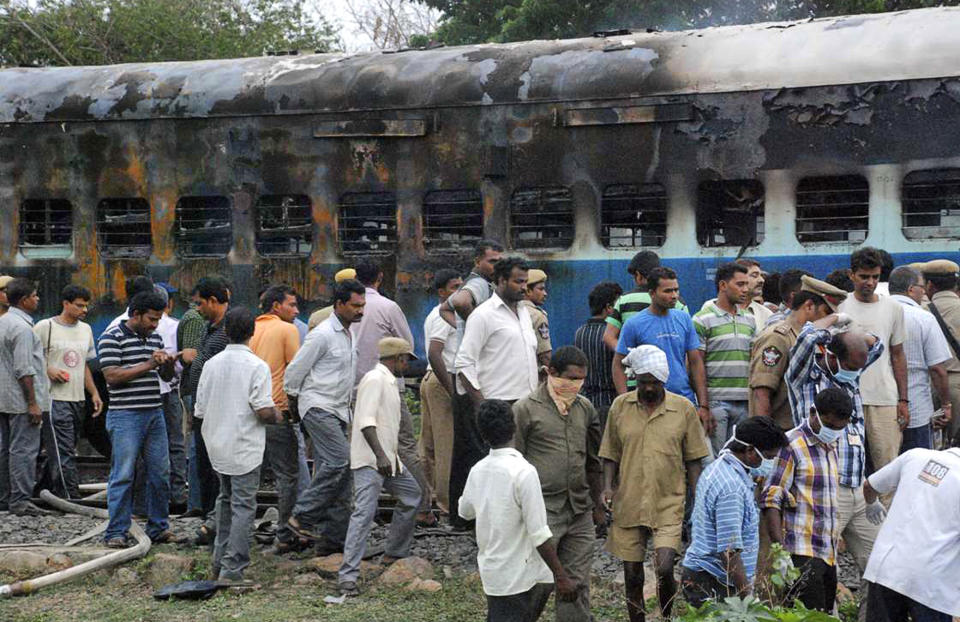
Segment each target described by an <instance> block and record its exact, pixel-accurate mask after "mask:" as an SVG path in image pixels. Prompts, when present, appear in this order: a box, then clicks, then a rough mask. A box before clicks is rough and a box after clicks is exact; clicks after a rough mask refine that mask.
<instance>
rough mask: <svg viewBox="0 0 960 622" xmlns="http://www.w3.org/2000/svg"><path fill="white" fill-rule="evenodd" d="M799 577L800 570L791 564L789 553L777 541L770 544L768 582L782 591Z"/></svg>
mask: <svg viewBox="0 0 960 622" xmlns="http://www.w3.org/2000/svg"><path fill="white" fill-rule="evenodd" d="M799 578H800V571H799V570H797V569H796V568H795V567H794V565H793V560H791V559H790V554H789V553H787V552H786V551H785V550H783V547H782V546H780V544H778V543H776V542H775V543H773V545H771V546H770V583H771V584H773V586H774V587H775V588H776V589H777V591H778V592H780V593H783V592H784V591H785V590H786V589H787V588H788V587H790V586H791V585H793V584H794V582H796V580H797V579H799Z"/></svg>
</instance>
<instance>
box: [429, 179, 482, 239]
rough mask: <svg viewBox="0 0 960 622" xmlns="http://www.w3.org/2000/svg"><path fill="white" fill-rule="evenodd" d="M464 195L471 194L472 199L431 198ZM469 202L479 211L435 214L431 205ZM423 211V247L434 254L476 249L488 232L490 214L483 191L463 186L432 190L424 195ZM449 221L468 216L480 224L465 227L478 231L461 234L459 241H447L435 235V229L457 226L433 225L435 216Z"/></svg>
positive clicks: (442, 229) (470, 205) (466, 203)
mask: <svg viewBox="0 0 960 622" xmlns="http://www.w3.org/2000/svg"><path fill="white" fill-rule="evenodd" d="M456 194H464V195H467V194H469V195H471V196H470V197H469V199H465V200H458V199H456V198H455V197H451V198H449V199H447V200H437V201H431V200H430V199H431V197H433V196H435V195H456ZM456 204H461V205H468V206H469V207H470V208H471V209H474V208H475V209H476V213H467V214H459V213H458V214H431V213H430V207H431V206H440V205H456ZM421 214H422V216H423V221H422V224H421V231H422V233H423V247H424V248H425V249H427V250H429V251H430V252H433V253H458V252H462V251H465V250H469V249H472V248H473V247H474V246H475V244H476V242H478V241H479V240H481V239H483V235H484V225H485V223H486V214H485V213H484V209H483V193H482V192H481V191H480V190H476V189H473V188H459V189H446V188H439V189H436V190H431V191H429V192H427V193H426V194H425V195H423V203H422V207H421ZM434 218H436V219H439V220H447V219H457V218H468V219H471V220H476V219H479V224H477V223H471V224H469V225H467V227H464V228H470V229H471V230H474V233H470V234H466V235H460V236H458V238H457V239H456V240H443V239H438V238H435V237H431V235H430V233H431V231H440V232H443V231H447V230H449V229H453V228H454V227H451V226H443V225H439V224H437V225H433V224H431V223H430V221H431V220H432V219H434Z"/></svg>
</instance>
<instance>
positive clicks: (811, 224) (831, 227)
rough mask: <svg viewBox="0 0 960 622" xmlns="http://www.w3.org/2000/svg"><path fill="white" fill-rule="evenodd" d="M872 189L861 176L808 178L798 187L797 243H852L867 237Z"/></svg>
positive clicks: (801, 181)
mask: <svg viewBox="0 0 960 622" xmlns="http://www.w3.org/2000/svg"><path fill="white" fill-rule="evenodd" d="M869 203H870V185H869V184H868V183H867V180H866V179H865V178H864V177H862V176H860V175H839V176H836V177H807V178H805V179H801V180H800V183H799V184H797V239H798V240H799V241H800V243H801V244H807V243H811V242H852V243H855V244H859V243H860V242H863V241H864V240H865V239H866V237H867V225H868V220H869V218H868V215H869Z"/></svg>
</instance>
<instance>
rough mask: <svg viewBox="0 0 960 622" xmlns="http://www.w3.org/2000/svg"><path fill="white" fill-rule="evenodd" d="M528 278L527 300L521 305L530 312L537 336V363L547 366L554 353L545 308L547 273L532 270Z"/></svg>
mask: <svg viewBox="0 0 960 622" xmlns="http://www.w3.org/2000/svg"><path fill="white" fill-rule="evenodd" d="M527 278H528V280H527V299H526V300H524V301H523V302H521V303H520V304H522V305H523V306H525V307H526V308H527V310H528V311H529V312H530V320H531V321H532V322H533V332H535V333H536V334H537V362H539V363H540V365H543V366H546V365H547V364H549V362H550V353H551V352H552V351H553V344H551V343H550V322H549V320H548V319H547V312H546V311H545V310H544V308H543V302H544V301H545V300H546V299H547V273H546V272H544V271H543V270H537V269H536V268H531V269H530V272H529V273H528V277H527Z"/></svg>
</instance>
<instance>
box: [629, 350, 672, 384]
mask: <svg viewBox="0 0 960 622" xmlns="http://www.w3.org/2000/svg"><path fill="white" fill-rule="evenodd" d="M623 364H624V365H625V366H626V367H627V374H628V375H631V376H640V375H642V374H653V377H654V378H656V379H657V380H659V381H660V382H666V381H667V378H669V377H670V365H668V364H667V355H666V354H664V353H663V350H661V349H660V348H658V347H657V346H649V345H644V346H637V347H636V348H630V353H629V354H627V355H626V356H625V357H623Z"/></svg>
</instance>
